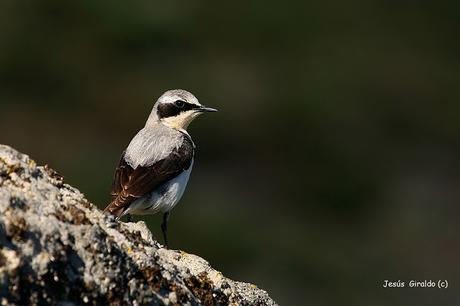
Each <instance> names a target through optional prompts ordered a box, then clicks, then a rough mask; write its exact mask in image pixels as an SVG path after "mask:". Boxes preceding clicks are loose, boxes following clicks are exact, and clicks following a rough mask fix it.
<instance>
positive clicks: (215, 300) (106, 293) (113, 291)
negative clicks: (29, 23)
mask: <svg viewBox="0 0 460 306" xmlns="http://www.w3.org/2000/svg"><path fill="white" fill-rule="evenodd" d="M0 304H1V305H81V304H87V305H107V304H111V305H170V304H172V305H202V304H204V305H227V304H231V305H276V303H275V302H274V301H273V300H271V299H270V298H269V296H268V294H267V293H266V292H265V291H263V290H261V289H258V288H257V287H256V286H255V285H252V284H247V283H241V282H236V281H232V280H230V279H227V278H225V277H224V276H223V275H222V274H221V273H220V272H218V271H216V270H214V269H213V268H211V267H210V266H209V264H208V262H206V261H205V260H204V259H202V258H200V257H198V256H195V255H191V254H187V253H184V252H181V251H175V250H167V249H165V248H163V247H162V246H161V245H160V244H159V243H158V242H156V241H155V240H153V238H152V235H151V233H150V231H149V230H148V228H147V227H146V226H145V224H144V223H143V222H137V223H122V222H117V221H115V220H114V218H113V217H111V216H107V215H105V214H103V213H102V212H101V211H100V210H98V209H97V208H96V207H95V206H94V205H93V204H91V203H89V202H88V201H87V200H86V199H85V198H84V196H83V194H81V193H80V192H79V191H78V190H77V189H75V188H73V187H71V186H69V185H67V184H64V183H63V180H62V178H61V177H60V176H59V175H58V174H57V173H56V172H55V171H53V170H52V169H50V168H48V167H47V166H44V167H41V166H37V165H36V163H35V162H34V161H33V160H31V159H29V157H28V156H26V155H24V154H22V153H19V152H17V151H16V150H14V149H12V148H10V147H8V146H4V145H0Z"/></svg>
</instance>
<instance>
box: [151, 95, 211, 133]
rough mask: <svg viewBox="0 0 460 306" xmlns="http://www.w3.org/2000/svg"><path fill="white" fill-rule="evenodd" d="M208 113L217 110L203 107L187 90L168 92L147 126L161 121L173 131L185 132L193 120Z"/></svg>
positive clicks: (159, 99) (162, 96)
mask: <svg viewBox="0 0 460 306" xmlns="http://www.w3.org/2000/svg"><path fill="white" fill-rule="evenodd" d="M206 112H217V110H216V109H214V108H210V107H206V106H204V105H201V104H200V102H198V99H197V98H196V97H195V96H194V95H193V94H192V93H190V92H188V91H186V90H182V89H174V90H168V91H166V92H165V93H164V94H162V95H161V97H159V98H158V100H157V102H156V103H155V105H154V106H153V110H152V113H151V114H150V117H149V119H148V121H147V124H149V122H152V121H153V122H158V121H159V122H160V123H162V124H164V125H166V126H168V127H171V128H173V129H177V130H182V129H183V130H185V129H187V127H188V125H189V124H190V122H192V121H193V119H195V118H196V117H198V116H199V115H201V114H203V113H206Z"/></svg>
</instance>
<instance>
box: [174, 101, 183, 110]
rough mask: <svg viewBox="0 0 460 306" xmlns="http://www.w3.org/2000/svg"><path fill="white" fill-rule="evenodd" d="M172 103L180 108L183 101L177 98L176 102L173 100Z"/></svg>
mask: <svg viewBox="0 0 460 306" xmlns="http://www.w3.org/2000/svg"><path fill="white" fill-rule="evenodd" d="M174 105H175V106H177V107H179V108H182V107H184V105H185V102H184V101H182V100H177V101H176V102H174Z"/></svg>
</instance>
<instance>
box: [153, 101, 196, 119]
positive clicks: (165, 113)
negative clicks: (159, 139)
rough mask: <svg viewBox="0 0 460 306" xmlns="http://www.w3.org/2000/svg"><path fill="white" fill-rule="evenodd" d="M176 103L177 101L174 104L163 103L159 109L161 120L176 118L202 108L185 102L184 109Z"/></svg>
mask: <svg viewBox="0 0 460 306" xmlns="http://www.w3.org/2000/svg"><path fill="white" fill-rule="evenodd" d="M176 102H177V101H175V102H174V103H162V104H160V105H158V109H157V114H158V117H159V118H160V119H161V118H167V117H174V116H177V115H179V114H180V113H182V112H186V111H189V110H192V109H197V108H200V107H199V106H198V105H196V104H192V103H188V102H184V105H183V106H182V107H178V106H177V105H176Z"/></svg>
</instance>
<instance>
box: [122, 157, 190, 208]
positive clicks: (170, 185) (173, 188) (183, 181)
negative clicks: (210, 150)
mask: <svg viewBox="0 0 460 306" xmlns="http://www.w3.org/2000/svg"><path fill="white" fill-rule="evenodd" d="M192 166H193V161H192V163H191V165H190V167H189V168H188V169H187V170H186V171H184V172H182V173H181V174H180V175H178V176H176V177H175V178H173V179H172V180H169V181H167V182H166V183H164V184H163V185H161V186H159V187H158V188H157V189H155V190H154V191H152V192H151V193H149V194H148V195H146V196H144V197H142V198H139V199H137V200H135V201H134V202H132V203H131V205H130V206H129V207H128V209H126V210H125V211H124V212H123V215H125V214H133V215H150V214H155V213H157V212H159V211H160V210H161V211H163V212H167V211H170V210H171V209H173V207H174V206H176V204H177V203H178V202H179V200H180V199H181V197H182V195H183V194H184V191H185V187H186V186H187V183H188V179H189V177H190V172H192Z"/></svg>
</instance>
